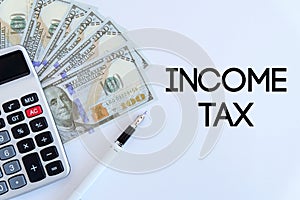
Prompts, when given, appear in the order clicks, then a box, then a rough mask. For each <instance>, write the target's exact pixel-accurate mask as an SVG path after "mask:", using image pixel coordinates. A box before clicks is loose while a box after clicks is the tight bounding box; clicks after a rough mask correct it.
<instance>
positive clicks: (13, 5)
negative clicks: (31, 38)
mask: <svg viewBox="0 0 300 200" xmlns="http://www.w3.org/2000/svg"><path fill="white" fill-rule="evenodd" d="M33 1H34V0H1V1H0V13H1V14H0V49H3V48H6V47H9V46H13V45H17V44H20V43H21V39H22V37H23V34H24V31H25V28H26V24H27V22H28V17H29V15H30V12H31V6H32V4H33Z"/></svg>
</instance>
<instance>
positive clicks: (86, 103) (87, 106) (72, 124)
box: [0, 0, 153, 142]
mask: <svg viewBox="0 0 300 200" xmlns="http://www.w3.org/2000/svg"><path fill="white" fill-rule="evenodd" d="M0 31H1V32H0V48H6V47H9V46H12V45H22V46H24V47H25V48H26V50H27V52H28V54H29V57H30V59H31V60H32V63H33V65H34V67H35V69H36V72H37V74H38V76H39V79H40V81H41V84H42V86H43V88H44V92H45V94H46V97H47V100H48V103H49V105H50V108H51V111H52V113H53V116H54V119H55V121H56V124H57V127H58V129H59V132H60V135H61V138H62V140H63V142H68V141H70V140H72V139H73V138H75V137H77V136H78V133H79V134H81V133H86V132H91V131H93V130H94V129H95V128H97V127H98V126H100V125H101V124H103V123H105V122H107V121H110V120H112V119H114V118H116V117H118V116H120V115H122V114H124V113H126V112H128V111H129V110H132V109H134V108H137V107H139V106H141V105H143V104H145V103H146V102H149V101H151V100H152V99H153V97H152V93H151V92H150V90H149V88H148V86H147V85H146V83H145V80H144V78H143V76H142V74H141V73H142V70H143V69H144V68H145V67H147V65H148V64H147V62H146V61H145V59H144V58H143V56H142V55H141V54H140V53H139V52H138V51H137V50H135V49H134V48H133V45H132V43H130V42H129V41H128V39H127V38H126V36H125V34H124V30H123V28H121V27H120V26H119V25H117V24H116V23H115V22H114V21H112V20H111V19H108V18H105V17H103V16H102V15H100V14H99V13H98V12H97V11H96V9H95V8H94V7H93V6H90V5H85V4H82V3H78V2H74V1H69V0H0Z"/></svg>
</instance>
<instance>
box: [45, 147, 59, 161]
mask: <svg viewBox="0 0 300 200" xmlns="http://www.w3.org/2000/svg"><path fill="white" fill-rule="evenodd" d="M41 156H42V159H43V161H49V160H53V159H55V158H57V157H58V151H57V149H56V147H55V146H52V147H48V148H46V149H43V150H42V151H41Z"/></svg>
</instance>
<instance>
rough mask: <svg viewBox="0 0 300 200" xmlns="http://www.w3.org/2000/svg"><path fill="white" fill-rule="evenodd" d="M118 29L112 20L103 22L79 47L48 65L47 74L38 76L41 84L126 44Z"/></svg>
mask: <svg viewBox="0 0 300 200" xmlns="http://www.w3.org/2000/svg"><path fill="white" fill-rule="evenodd" d="M120 29H121V28H118V27H117V25H116V24H115V23H113V22H112V20H110V19H107V20H105V21H104V22H103V25H102V26H101V27H100V28H99V29H98V30H96V31H95V32H94V33H93V34H91V35H90V36H89V37H88V38H86V39H85V40H84V41H82V43H81V45H80V44H79V45H78V46H77V47H76V48H74V49H73V50H72V51H70V52H69V53H68V54H67V55H65V56H64V57H63V58H61V59H60V60H57V62H55V63H52V64H50V65H49V66H48V71H49V72H48V73H47V74H44V75H45V76H40V81H42V82H43V81H45V80H46V79H49V78H51V77H54V76H56V75H59V74H64V73H66V72H67V71H70V70H71V69H72V68H76V67H79V66H81V65H82V64H83V63H85V62H88V61H91V60H92V59H94V58H97V57H98V58H99V57H101V56H103V55H105V54H106V53H108V52H110V51H112V50H114V49H117V48H118V47H121V46H122V45H124V44H125V43H126V42H127V39H126V38H125V37H124V36H123V35H122V33H121V30H120ZM51 69H52V70H51Z"/></svg>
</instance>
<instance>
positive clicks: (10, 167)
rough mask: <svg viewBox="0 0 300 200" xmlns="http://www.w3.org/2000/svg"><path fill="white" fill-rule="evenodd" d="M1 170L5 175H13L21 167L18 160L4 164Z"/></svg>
mask: <svg viewBox="0 0 300 200" xmlns="http://www.w3.org/2000/svg"><path fill="white" fill-rule="evenodd" d="M3 169H4V172H5V174H6V175H11V174H14V173H16V172H18V171H20V170H21V166H20V163H19V161H18V160H13V161H11V162H8V163H5V164H4V165H3Z"/></svg>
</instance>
